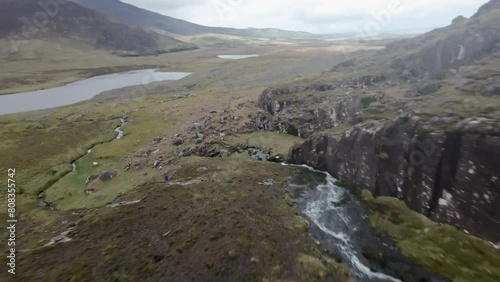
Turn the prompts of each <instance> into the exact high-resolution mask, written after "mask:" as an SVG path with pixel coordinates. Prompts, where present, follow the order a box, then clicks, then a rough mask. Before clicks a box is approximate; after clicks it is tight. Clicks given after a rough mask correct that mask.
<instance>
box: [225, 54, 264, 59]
mask: <svg viewBox="0 0 500 282" xmlns="http://www.w3.org/2000/svg"><path fill="white" fill-rule="evenodd" d="M258 56H259V55H257V54H251V55H218V56H217V57H219V58H221V59H226V60H241V59H246V58H255V57H258Z"/></svg>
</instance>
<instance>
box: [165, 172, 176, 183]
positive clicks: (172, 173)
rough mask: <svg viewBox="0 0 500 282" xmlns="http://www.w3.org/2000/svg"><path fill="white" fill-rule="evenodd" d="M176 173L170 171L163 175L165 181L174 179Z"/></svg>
mask: <svg viewBox="0 0 500 282" xmlns="http://www.w3.org/2000/svg"><path fill="white" fill-rule="evenodd" d="M176 173H177V170H175V169H171V170H169V171H167V172H166V173H165V181H170V180H172V178H173V177H174V175H175V174H176Z"/></svg>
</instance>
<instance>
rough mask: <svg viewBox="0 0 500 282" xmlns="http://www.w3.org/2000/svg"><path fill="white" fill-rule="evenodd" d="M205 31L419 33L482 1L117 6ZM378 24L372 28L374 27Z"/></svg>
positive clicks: (140, 0) (187, 0) (203, 0)
mask: <svg viewBox="0 0 500 282" xmlns="http://www.w3.org/2000/svg"><path fill="white" fill-rule="evenodd" d="M122 2H126V3H130V4H133V5H135V6H138V7H141V8H145V9H148V10H151V11H155V12H157V13H160V14H164V15H167V16H171V17H175V18H179V19H184V20H187V21H190V22H194V23H198V24H202V25H207V26H224V27H236V28H247V27H257V28H266V27H275V28H281V29H288V30H302V31H309V32H314V33H337V32H358V33H359V32H360V31H365V30H366V31H369V32H371V33H374V32H422V31H427V30H429V29H432V28H435V27H442V26H446V25H448V24H449V23H451V20H452V19H453V18H455V17H456V16H457V15H463V16H466V17H470V16H471V15H473V14H474V13H475V12H476V11H477V9H478V8H479V7H480V6H481V5H483V4H484V3H486V2H488V1H487V0H347V1H346V0H343V1H340V0H122ZM377 19H378V23H377Z"/></svg>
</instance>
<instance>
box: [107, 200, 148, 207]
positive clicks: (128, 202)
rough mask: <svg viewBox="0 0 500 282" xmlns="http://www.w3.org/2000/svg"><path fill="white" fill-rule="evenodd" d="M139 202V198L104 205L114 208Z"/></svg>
mask: <svg viewBox="0 0 500 282" xmlns="http://www.w3.org/2000/svg"><path fill="white" fill-rule="evenodd" d="M140 202H141V200H135V201H124V202H120V203H114V204H110V205H107V206H106V207H108V208H116V207H119V206H128V205H133V204H138V203H140Z"/></svg>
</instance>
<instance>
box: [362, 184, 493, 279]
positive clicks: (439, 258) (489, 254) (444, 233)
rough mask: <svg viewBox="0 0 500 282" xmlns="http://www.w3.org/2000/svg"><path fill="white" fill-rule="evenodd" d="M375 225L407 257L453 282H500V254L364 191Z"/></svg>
mask: <svg viewBox="0 0 500 282" xmlns="http://www.w3.org/2000/svg"><path fill="white" fill-rule="evenodd" d="M363 201H364V203H365V204H366V206H367V207H368V208H369V209H370V210H371V211H372V215H371V216H370V218H371V220H372V224H373V225H374V226H375V227H377V228H379V229H381V230H383V231H385V232H387V233H388V234H389V235H390V236H392V237H394V238H395V239H396V240H397V241H398V245H399V247H400V248H401V250H402V251H403V253H404V254H406V255H407V256H409V257H410V258H413V259H415V260H416V261H417V262H418V263H420V264H421V265H422V266H423V267H425V268H426V269H427V270H429V271H432V272H434V273H437V274H440V275H443V276H444V277H447V278H449V279H451V280H452V281H478V282H482V281H484V282H490V281H491V282H494V281H499V280H500V252H499V251H498V250H495V249H494V248H493V247H492V246H491V245H490V244H489V243H487V242H486V241H484V240H481V239H479V238H477V237H474V236H471V235H467V234H465V233H463V232H462V231H460V230H458V229H456V228H455V227H452V226H449V225H440V224H437V223H435V222H433V221H431V220H430V219H428V218H427V217H425V216H424V215H422V214H418V213H416V212H414V211H412V210H410V209H409V208H408V207H407V206H406V205H405V204H404V203H403V202H401V201H399V200H397V199H395V198H386V197H378V198H374V197H373V196H372V195H371V193H370V192H369V191H367V190H365V191H363Z"/></svg>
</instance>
